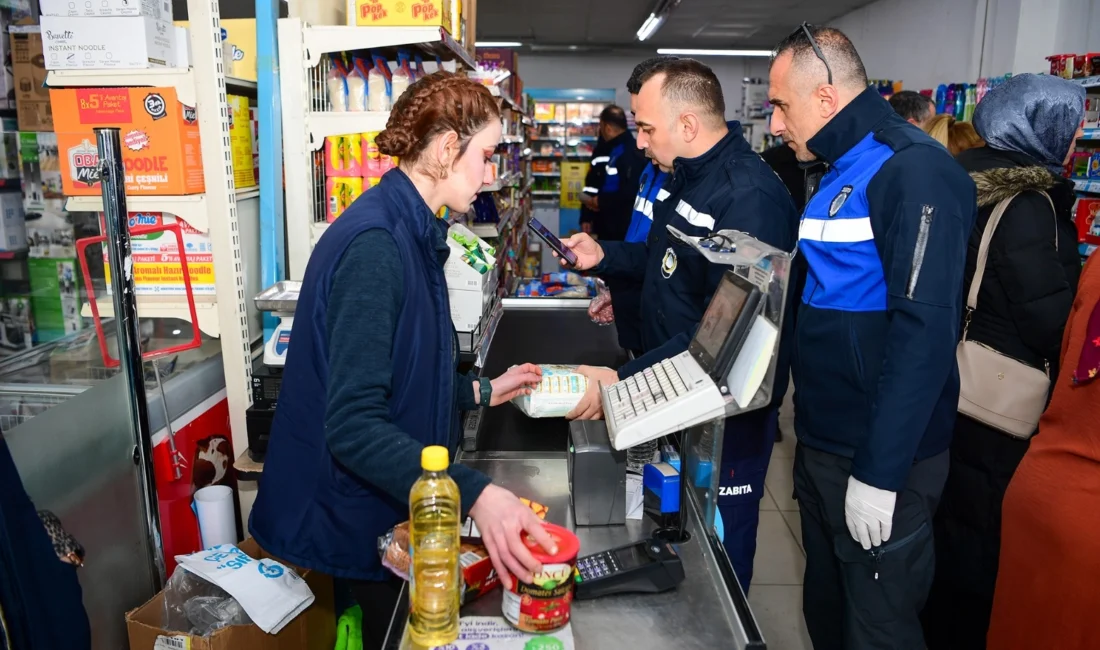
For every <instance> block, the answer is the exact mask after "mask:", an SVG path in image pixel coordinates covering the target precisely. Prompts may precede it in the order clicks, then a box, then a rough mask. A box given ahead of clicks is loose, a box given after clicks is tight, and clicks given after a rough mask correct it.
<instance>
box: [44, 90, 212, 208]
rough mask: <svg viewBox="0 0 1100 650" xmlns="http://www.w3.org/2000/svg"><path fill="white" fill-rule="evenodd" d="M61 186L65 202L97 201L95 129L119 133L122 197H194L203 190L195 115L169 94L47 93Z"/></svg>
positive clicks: (114, 91) (83, 91)
mask: <svg viewBox="0 0 1100 650" xmlns="http://www.w3.org/2000/svg"><path fill="white" fill-rule="evenodd" d="M50 102H51V104H52V105H53V115H54V127H55V129H56V131H57V147H58V153H59V154H60V158H61V182H62V187H63V189H64V191H65V194H66V195H67V196H99V195H100V188H99V153H98V151H97V149H96V144H95V133H94V131H93V129H94V128H95V127H108V126H113V127H117V128H119V129H120V130H121V134H120V138H121V140H122V163H123V165H124V166H125V168H126V193H127V194H130V195H132V196H149V195H161V196H164V195H179V194H199V193H201V192H203V191H204V189H205V186H204V182H203V175H202V148H201V145H200V142H199V124H198V120H197V119H196V115H195V109H194V108H191V107H190V106H184V105H183V104H181V103H179V101H178V100H177V98H176V91H175V89H173V88H64V89H55V90H50Z"/></svg>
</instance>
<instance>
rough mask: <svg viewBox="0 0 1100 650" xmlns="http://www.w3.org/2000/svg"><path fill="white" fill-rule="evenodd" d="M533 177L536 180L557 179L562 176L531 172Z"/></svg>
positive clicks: (554, 173) (553, 173) (556, 173)
mask: <svg viewBox="0 0 1100 650" xmlns="http://www.w3.org/2000/svg"><path fill="white" fill-rule="evenodd" d="M531 176H534V177H535V178H557V177H558V176H561V172H531Z"/></svg>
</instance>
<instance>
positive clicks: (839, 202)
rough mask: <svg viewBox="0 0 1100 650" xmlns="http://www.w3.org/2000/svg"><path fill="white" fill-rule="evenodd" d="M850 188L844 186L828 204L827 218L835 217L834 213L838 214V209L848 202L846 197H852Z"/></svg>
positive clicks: (849, 186)
mask: <svg viewBox="0 0 1100 650" xmlns="http://www.w3.org/2000/svg"><path fill="white" fill-rule="evenodd" d="M852 189H853V188H852V186H851V185H845V186H844V187H842V188H840V192H839V193H838V194H837V195H836V196H834V197H833V202H832V203H830V204H829V216H830V217H835V216H836V213H838V212H840V209H841V208H843V207H844V203H845V202H846V201H847V200H848V197H849V196H851V195H852Z"/></svg>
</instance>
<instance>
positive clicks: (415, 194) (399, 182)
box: [378, 168, 451, 263]
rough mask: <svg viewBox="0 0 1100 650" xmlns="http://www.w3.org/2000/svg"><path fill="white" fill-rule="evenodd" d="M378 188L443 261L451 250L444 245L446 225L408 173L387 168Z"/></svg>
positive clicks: (445, 241) (398, 169) (445, 242)
mask: <svg viewBox="0 0 1100 650" xmlns="http://www.w3.org/2000/svg"><path fill="white" fill-rule="evenodd" d="M378 187H379V188H382V189H384V191H385V192H386V194H387V195H388V196H390V197H391V198H392V200H393V201H394V202H395V203H396V204H397V206H398V207H399V208H400V209H401V211H402V212H403V213H404V216H405V217H406V218H407V219H409V226H410V228H411V230H412V231H413V232H414V233H416V235H418V237H419V238H421V240H422V241H425V242H427V244H428V245H429V246H430V247H431V248H432V249H433V250H434V251H435V254H436V255H437V256H438V257H439V260H440V263H442V262H445V261H446V260H447V256H448V255H449V254H450V250H451V249H450V247H448V246H447V224H446V222H444V221H443V220H442V219H440V218H438V217H436V216H435V213H434V212H432V209H431V208H429V207H428V204H427V203H425V202H424V197H422V196H420V192H419V190H417V189H416V186H415V185H413V182H412V180H411V179H410V178H409V177H408V175H407V174H405V172H403V171H401V169H400V168H394V169H391V170H390V171H388V172H386V173H385V174H384V175H383V176H382V181H381V182H380V183H379V184H378Z"/></svg>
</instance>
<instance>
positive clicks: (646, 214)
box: [624, 163, 668, 242]
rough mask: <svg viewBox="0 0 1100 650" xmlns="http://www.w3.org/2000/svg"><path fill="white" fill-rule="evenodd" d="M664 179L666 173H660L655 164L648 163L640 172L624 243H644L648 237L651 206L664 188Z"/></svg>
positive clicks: (666, 176) (651, 215) (651, 217)
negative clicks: (636, 193)
mask: <svg viewBox="0 0 1100 650" xmlns="http://www.w3.org/2000/svg"><path fill="white" fill-rule="evenodd" d="M666 178H668V173H667V172H664V171H661V168H660V167H658V166H657V164H656V163H650V164H649V165H647V166H646V167H645V168H644V169H643V170H642V176H641V178H640V179H639V183H638V195H637V196H636V197H634V212H633V213H631V215H630V229H629V230H627V232H626V239H625V240H624V241H629V242H644V241H645V240H646V237H648V236H649V227H650V226H652V225H653V204H654V203H656V202H657V193H658V192H660V191H661V188H662V187H664V186H665V179H666Z"/></svg>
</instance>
